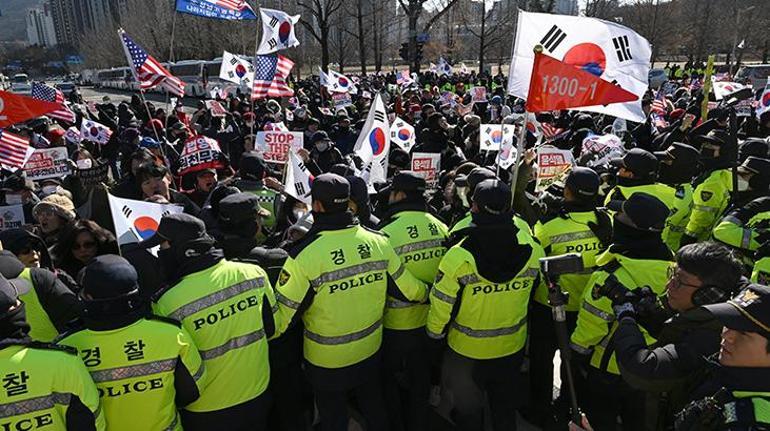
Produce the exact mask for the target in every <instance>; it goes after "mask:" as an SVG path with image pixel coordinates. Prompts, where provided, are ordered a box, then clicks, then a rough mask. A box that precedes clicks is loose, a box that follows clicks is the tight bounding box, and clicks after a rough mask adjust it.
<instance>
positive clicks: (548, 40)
mask: <svg viewBox="0 0 770 431" xmlns="http://www.w3.org/2000/svg"><path fill="white" fill-rule="evenodd" d="M536 45H542V46H543V52H544V53H545V54H547V55H549V56H551V57H554V58H556V59H558V60H561V61H563V62H565V63H568V64H572V65H574V66H577V67H579V68H581V69H582V70H584V71H586V72H589V73H592V74H594V75H596V76H598V77H600V78H602V79H603V80H605V81H608V82H613V83H616V84H617V85H619V86H621V87H622V88H623V89H625V90H628V91H630V92H632V93H634V94H636V95H637V96H639V100H637V101H635V102H627V103H613V104H610V105H607V106H591V107H582V108H579V109H580V110H583V111H590V112H598V113H601V114H609V115H612V116H615V117H620V118H625V119H627V120H631V121H636V122H640V123H641V122H644V121H645V119H646V116H645V115H644V112H643V111H642V103H641V100H642V96H644V93H645V92H646V91H647V87H648V77H647V75H648V73H649V71H650V56H651V55H652V49H651V47H650V43H649V42H648V41H647V39H645V38H643V37H642V36H640V35H639V34H637V33H636V32H635V31H633V30H631V29H630V28H628V27H624V26H622V25H620V24H616V23H614V22H609V21H603V20H600V19H596V18H585V17H577V16H571V15H550V14H544V13H530V12H522V11H519V19H518V24H517V28H516V40H515V43H514V53H513V58H512V59H511V71H510V75H509V78H508V93H510V94H512V95H514V96H517V97H522V98H526V97H527V93H528V92H529V81H530V77H531V75H532V66H533V64H534V61H535V54H534V52H533V51H532V50H533V48H534V47H535V46H536Z"/></svg>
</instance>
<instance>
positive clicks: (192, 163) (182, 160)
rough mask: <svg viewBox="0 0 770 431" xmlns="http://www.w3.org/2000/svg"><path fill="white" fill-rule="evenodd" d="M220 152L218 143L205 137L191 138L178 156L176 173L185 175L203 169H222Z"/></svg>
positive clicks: (223, 165) (222, 163)
mask: <svg viewBox="0 0 770 431" xmlns="http://www.w3.org/2000/svg"><path fill="white" fill-rule="evenodd" d="M222 160H223V158H222V150H221V149H220V148H219V143H218V142H217V141H215V140H214V139H211V138H207V137H205V136H192V137H190V138H189V139H188V140H187V141H186V142H185V143H184V148H183V149H182V153H181V154H180V155H179V161H178V162H177V163H178V166H179V169H178V172H179V175H185V174H188V173H191V172H197V171H202V170H204V169H224V167H225V164H224V162H223V161H222Z"/></svg>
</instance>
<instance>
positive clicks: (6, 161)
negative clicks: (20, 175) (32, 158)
mask: <svg viewBox="0 0 770 431" xmlns="http://www.w3.org/2000/svg"><path fill="white" fill-rule="evenodd" d="M28 152H29V153H30V154H31V153H32V151H30V147H29V139H26V138H22V137H21V136H17V135H14V134H12V133H8V132H6V131H5V130H3V129H0V164H2V166H3V167H4V168H7V169H10V170H16V169H21V167H23V166H24V163H26V162H27V158H28V154H27V153H28Z"/></svg>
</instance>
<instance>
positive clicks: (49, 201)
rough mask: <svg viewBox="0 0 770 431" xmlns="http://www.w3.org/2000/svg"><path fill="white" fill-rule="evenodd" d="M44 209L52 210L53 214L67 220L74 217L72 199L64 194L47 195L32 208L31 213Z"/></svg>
mask: <svg viewBox="0 0 770 431" xmlns="http://www.w3.org/2000/svg"><path fill="white" fill-rule="evenodd" d="M44 209H51V210H53V212H54V214H56V215H58V216H59V217H61V218H63V219H65V220H67V221H71V220H74V219H75V205H74V204H73V203H72V200H70V199H69V198H68V197H66V196H62V195H59V194H53V195H48V196H46V197H44V198H43V200H41V201H40V202H39V203H38V204H37V205H35V207H34V208H33V209H32V213H33V214H37V213H38V212H39V211H42V210H44Z"/></svg>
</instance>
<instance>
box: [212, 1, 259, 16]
mask: <svg viewBox="0 0 770 431" xmlns="http://www.w3.org/2000/svg"><path fill="white" fill-rule="evenodd" d="M206 1H207V2H209V3H213V4H215V5H217V6H219V7H223V8H225V9H229V10H234V11H240V12H243V11H244V10H249V11H251V13H254V9H252V8H251V6H249V4H248V3H246V2H245V1H244V0H206Z"/></svg>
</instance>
